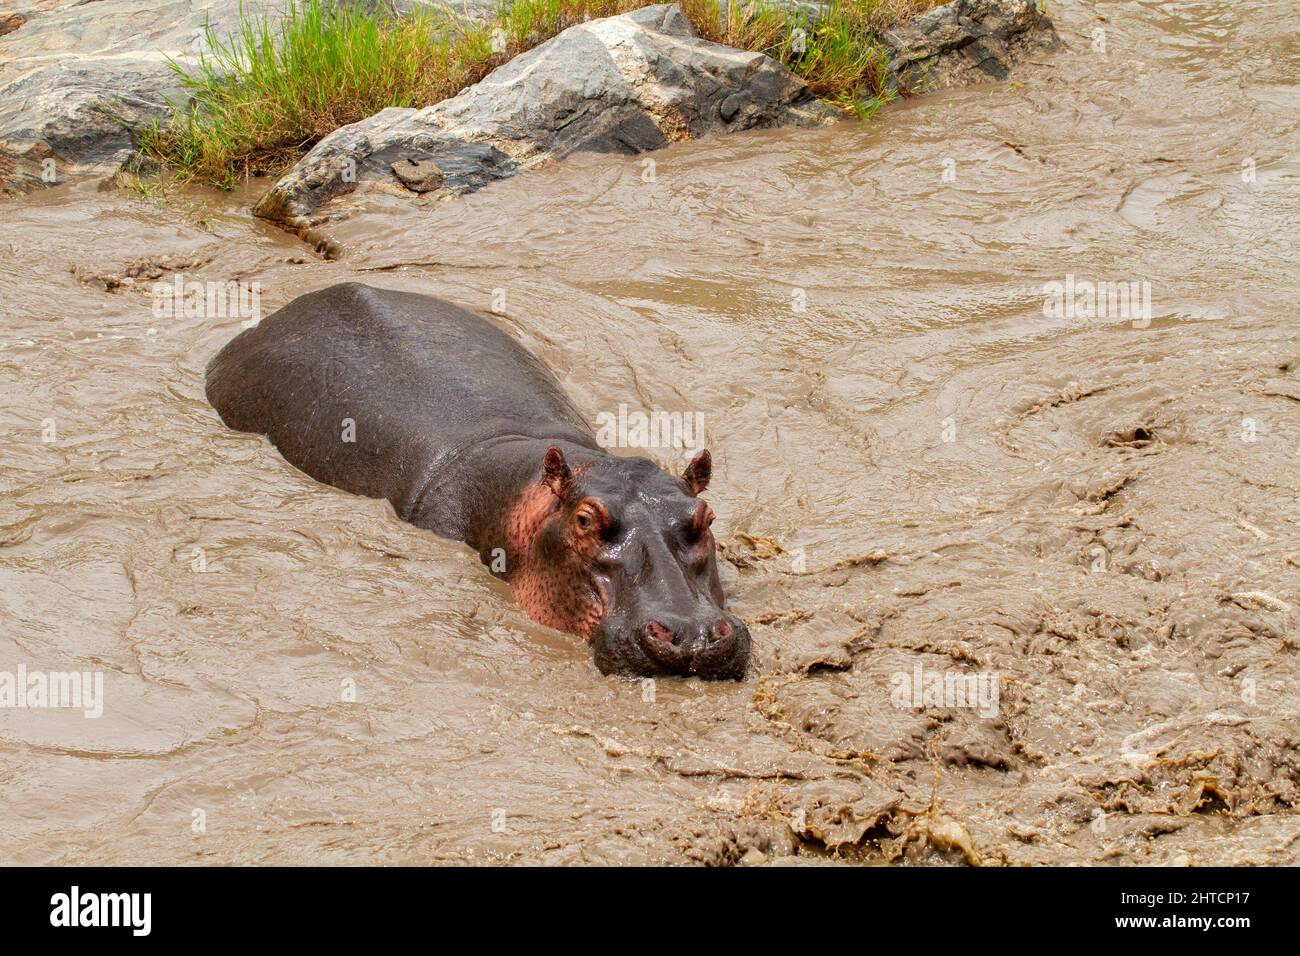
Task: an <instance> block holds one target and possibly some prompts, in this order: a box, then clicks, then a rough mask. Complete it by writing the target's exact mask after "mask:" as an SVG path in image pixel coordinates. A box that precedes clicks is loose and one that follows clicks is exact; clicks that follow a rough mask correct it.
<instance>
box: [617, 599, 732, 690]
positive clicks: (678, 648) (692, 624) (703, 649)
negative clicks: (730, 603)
mask: <svg viewBox="0 0 1300 956" xmlns="http://www.w3.org/2000/svg"><path fill="white" fill-rule="evenodd" d="M639 642H640V645H641V649H642V650H643V651H644V652H645V654H646V656H647V657H648V658H649V659H650V660H651V661H653V662H655V663H656V664H657V665H659V667H660V668H662V669H663V670H664V671H667V672H668V673H670V674H680V675H682V676H696V677H707V678H713V679H722V680H725V679H728V678H741V677H744V676H745V669H746V667H747V666H748V664H749V645H750V639H749V629H748V628H746V627H745V625H744V623H743V622H742V621H740V619H739V618H736V617H733V616H732V615H730V614H717V615H715V616H711V617H708V618H705V619H703V620H674V619H673V618H662V617H661V618H655V619H654V620H652V621H651V622H650V623H649V624H647V625H646V626H645V627H644V628H643V629H642V630H641V633H640V635H639Z"/></svg>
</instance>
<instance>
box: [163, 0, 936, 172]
mask: <svg viewBox="0 0 1300 956" xmlns="http://www.w3.org/2000/svg"><path fill="white" fill-rule="evenodd" d="M453 2H454V0H453ZM654 2H657V0H514V2H509V0H503V3H502V6H501V7H500V9H499V10H498V12H497V14H496V17H495V18H494V19H493V20H492V21H491V22H489V23H487V24H478V23H472V22H465V21H461V20H458V19H456V18H455V17H454V16H453V15H452V13H451V9H450V8H444V9H438V8H434V7H422V8H419V9H417V10H415V11H413V12H409V13H406V14H403V15H398V14H395V13H394V12H392V11H391V10H390V9H387V8H385V7H382V6H378V7H377V6H376V5H373V4H370V5H363V4H354V3H344V2H338V0H334V2H331V0H307V2H305V3H301V4H299V3H293V2H286V7H285V10H284V12H283V13H282V14H280V15H279V16H277V17H271V16H267V15H265V14H263V15H253V14H249V13H246V12H243V11H241V16H240V19H239V22H238V25H237V28H236V29H235V31H234V33H233V34H232V35H231V36H230V37H229V38H223V37H221V36H219V35H218V34H217V31H216V30H215V29H214V28H213V27H212V25H211V24H210V23H209V24H207V25H206V26H205V29H204V36H203V40H204V46H205V48H206V49H205V51H204V52H203V53H201V54H200V56H199V57H198V59H197V61H196V62H195V63H193V64H192V65H188V66H187V65H185V64H182V63H180V62H177V61H175V60H173V61H171V66H172V68H173V69H174V70H175V71H176V73H177V74H178V76H179V79H180V82H181V84H182V87H183V88H184V90H185V92H186V93H187V94H188V96H189V99H190V102H189V104H188V105H187V106H185V107H183V108H181V107H177V106H176V104H173V106H174V107H176V108H175V113H174V115H173V116H172V118H171V119H170V120H169V121H167V122H166V123H164V124H155V125H154V126H152V127H149V128H147V129H145V130H144V131H143V133H142V136H141V142H140V148H141V151H142V152H143V153H144V154H145V155H146V156H149V157H151V158H153V159H156V160H158V161H159V162H160V163H161V164H162V165H163V166H164V167H165V168H166V169H167V170H168V171H169V172H170V174H171V175H172V177H173V179H175V180H180V181H186V180H198V181H202V182H206V183H209V184H211V185H214V186H218V187H221V188H232V187H234V186H235V185H236V184H237V183H238V182H239V181H240V180H243V179H247V178H248V177H250V176H256V175H262V174H267V173H274V172H277V171H279V170H280V169H282V168H284V167H285V166H287V165H289V164H291V163H293V162H294V161H296V160H297V159H298V158H299V157H301V156H302V154H303V153H304V152H305V151H306V150H308V149H310V148H311V147H312V146H313V145H314V144H315V143H316V142H318V141H319V140H320V139H321V138H322V137H324V136H326V135H327V134H329V133H330V132H332V131H334V130H335V129H337V128H338V127H340V126H344V125H346V124H348V123H355V122H357V121H359V120H362V119H364V118H365V117H367V116H370V115H372V114H374V113H377V112H378V111H379V110H381V109H383V108H385V107H389V106H403V107H417V108H418V107H424V106H429V105H432V104H433V103H436V102H438V101H439V100H443V99H446V98H447V97H450V96H454V95H455V94H456V93H458V92H460V91H461V90H462V89H464V88H465V87H467V86H469V85H471V84H473V83H476V82H478V81H479V80H480V79H482V78H483V77H484V76H486V75H487V74H488V73H489V72H491V71H492V70H493V69H495V68H496V67H497V66H499V65H501V64H502V63H504V62H506V61H507V60H509V59H511V58H512V57H514V56H516V55H518V54H519V53H522V52H524V51H525V50H528V49H531V48H532V47H534V46H536V45H537V44H539V43H542V42H543V41H545V40H548V39H550V38H551V37H553V36H555V35H556V34H558V33H560V32H562V31H563V30H565V29H567V28H568V27H570V26H573V25H574V24H576V23H581V22H583V21H584V20H588V19H595V18H598V17H606V16H613V15H614V14H618V13H626V12H627V11H629V10H634V9H637V8H639V7H644V6H649V5H651V4H652V3H654ZM680 2H681V5H682V9H683V11H684V12H685V14H686V16H687V17H688V18H689V19H690V20H691V22H692V23H693V24H694V26H695V28H696V30H697V31H698V32H699V34H700V36H701V37H703V38H704V39H706V40H712V41H715V42H718V43H725V44H727V45H729V46H734V47H738V48H740V49H745V50H754V51H758V52H762V53H766V54H768V55H769V56H772V57H773V58H775V59H777V60H779V61H780V62H781V63H783V64H785V66H787V67H788V68H789V69H791V70H792V71H793V72H794V73H796V74H797V75H799V76H801V77H802V78H803V79H804V80H805V81H807V82H808V84H809V86H810V88H811V89H812V91H813V92H814V93H816V94H817V95H818V96H821V97H823V98H825V99H827V100H829V101H831V102H833V103H835V104H837V105H839V106H841V107H844V108H848V109H854V110H857V111H858V112H859V113H860V114H862V115H866V114H867V113H869V112H871V111H872V110H874V109H875V107H876V106H878V105H879V104H880V103H881V102H883V101H884V99H885V97H886V95H887V94H886V91H885V67H886V62H887V60H886V53H885V50H884V47H883V45H882V44H881V43H880V41H879V40H878V38H877V37H878V34H879V32H880V31H881V30H882V29H883V28H885V27H887V26H889V25H890V24H892V23H897V22H898V21H899V20H901V19H902V18H904V17H906V16H909V15H911V14H913V13H915V12H917V11H918V10H920V9H924V8H926V7H931V6H935V5H936V4H937V3H938V2H939V0H832V2H831V3H830V4H828V5H827V6H826V7H824V8H823V10H822V12H821V14H820V15H819V16H818V17H817V19H816V22H815V23H814V22H812V21H811V19H810V17H809V15H808V12H807V11H806V10H804V9H801V8H799V7H797V6H795V5H793V4H788V3H782V2H781V0H748V2H741V0H680Z"/></svg>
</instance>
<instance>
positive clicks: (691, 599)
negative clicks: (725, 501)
mask: <svg viewBox="0 0 1300 956" xmlns="http://www.w3.org/2000/svg"><path fill="white" fill-rule="evenodd" d="M206 390H207V397H208V401H210V402H211V403H212V406H213V407H214V408H215V409H216V410H217V413H218V414H219V415H220V416H221V419H222V421H223V422H225V424H226V425H227V426H229V427H230V428H234V429H237V430H239V431H246V432H256V433H259V434H263V435H266V436H267V437H268V438H270V440H271V442H272V443H273V444H274V445H275V446H276V448H278V449H279V451H280V453H281V454H282V455H283V456H284V458H285V459H286V460H287V461H288V462H289V463H290V464H292V465H293V466H295V467H296V468H298V469H299V470H301V471H303V472H305V473H306V474H308V475H310V476H311V477H312V478H315V479H316V480H317V481H320V482H324V483H325V484H329V485H333V486H335V487H337V488H342V489H343V490H345V491H349V492H352V493H353V494H357V495H366V496H369V497H373V498H386V499H388V501H389V502H391V503H392V506H393V509H394V510H395V511H396V513H397V515H398V517H400V518H401V519H402V520H404V521H408V522H410V523H411V524H413V525H415V526H416V527H419V528H423V529H426V530H428V531H432V532H433V533H434V534H435V535H439V536H441V537H443V538H449V539H452V540H456V541H462V542H464V543H466V544H468V545H469V546H470V547H472V548H473V549H474V550H476V551H477V552H478V555H479V558H480V559H481V560H482V561H483V563H484V564H485V565H487V567H488V569H489V570H490V571H491V572H492V573H493V574H494V575H496V576H497V577H499V578H501V579H503V580H504V581H505V582H506V583H507V584H508V585H509V586H510V589H511V591H512V593H513V595H514V598H515V601H516V602H517V603H518V604H519V606H520V607H521V608H522V609H523V610H524V611H525V612H526V613H527V614H528V616H529V617H531V618H532V619H533V620H534V621H536V622H538V623H539V624H543V625H545V626H547V627H552V628H556V629H558V630H561V631H567V632H569V633H571V634H575V635H577V636H579V637H581V638H583V639H584V640H585V641H586V642H587V644H588V645H589V646H590V648H591V652H592V656H593V660H594V661H595V664H596V666H597V667H598V668H599V669H600V670H601V672H603V673H606V674H611V673H612V674H628V675H641V676H658V675H683V676H685V675H695V676H699V677H704V678H741V677H743V676H744V674H745V671H746V667H747V665H748V661H749V654H750V635H749V631H748V630H747V629H746V627H745V624H744V623H743V622H742V621H741V620H740V619H739V618H738V617H737V616H736V615H734V614H733V613H731V612H730V611H728V610H727V599H726V594H725V593H724V592H723V588H722V584H721V582H720V580H719V577H718V566H717V560H716V554H715V550H716V549H715V544H714V539H713V535H712V532H711V531H710V530H709V526H710V525H711V524H712V523H713V510H712V509H711V508H710V507H709V506H708V504H707V503H706V502H705V501H704V500H703V499H702V498H701V497H700V495H701V494H703V492H704V490H705V489H706V488H707V487H708V485H709V477H710V475H711V472H712V459H711V458H710V455H709V452H708V450H707V449H706V450H703V451H700V452H699V453H698V454H696V455H695V456H694V457H693V458H692V459H691V460H690V461H689V463H688V464H687V465H686V467H685V470H684V471H683V472H682V474H681V475H670V474H668V473H667V472H665V471H664V470H663V469H661V468H660V467H659V466H658V465H656V464H655V463H654V462H652V461H650V460H649V459H647V458H641V457H622V456H616V455H612V454H610V453H608V452H606V451H605V450H604V449H602V448H601V447H600V446H599V445H598V444H597V442H596V439H595V436H594V434H593V432H592V429H591V427H590V426H589V425H588V424H587V420H586V419H585V418H584V417H583V415H582V413H581V412H579V411H578V409H577V408H576V407H575V406H574V404H573V402H572V401H570V399H569V398H568V396H567V395H566V394H565V393H564V390H563V388H562V387H561V385H560V383H559V382H558V381H557V380H556V378H555V376H554V375H553V374H552V373H551V371H550V370H549V369H548V368H547V367H546V366H545V365H544V364H542V362H541V361H540V360H539V359H538V358H537V357H536V356H534V355H533V354H532V353H531V352H529V351H528V350H527V349H526V348H525V347H524V346H523V345H521V344H520V343H519V342H518V341H516V340H515V339H514V338H513V337H511V336H510V335H509V334H507V333H506V332H505V331H504V330H502V329H501V328H500V327H498V326H497V325H496V324H494V323H493V322H491V321H489V320H488V319H486V318H483V317H481V316H479V315H475V314H474V313H472V312H469V311H467V310H465V309H463V308H460V307H458V306H456V305H453V304H452V303H450V302H446V301H444V300H442V299H438V298H434V297H432V296H428V295H420V294H415V293H410V292H399V291H394V290H390V289H381V288H374V287H371V286H367V285H363V284H360V283H356V282H346V283H343V284H340V285H334V286H330V287H329V288H326V289H321V290H319V291H316V292H310V293H307V294H306V295H303V296H300V297H298V298H296V299H294V300H293V301H292V302H290V303H289V304H288V305H286V306H284V307H283V308H281V309H279V310H278V311H276V312H275V313H274V314H272V315H270V316H268V317H267V318H265V319H264V320H263V321H262V322H260V323H259V324H258V325H256V326H253V327H252V328H249V329H246V330H244V331H243V332H241V333H240V334H239V335H237V336H236V337H235V338H234V339H232V340H231V341H230V342H228V343H227V344H226V345H225V347H224V348H222V349H221V351H220V352H219V353H218V354H217V355H216V357H215V358H213V360H212V362H211V363H210V364H209V365H208V369H207V389H206Z"/></svg>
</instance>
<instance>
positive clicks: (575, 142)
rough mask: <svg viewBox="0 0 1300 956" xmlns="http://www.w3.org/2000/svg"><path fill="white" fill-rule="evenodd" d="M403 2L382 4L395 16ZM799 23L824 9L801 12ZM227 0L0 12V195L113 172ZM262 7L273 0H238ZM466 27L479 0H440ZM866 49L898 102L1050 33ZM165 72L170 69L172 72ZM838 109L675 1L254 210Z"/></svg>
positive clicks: (180, 96)
mask: <svg viewBox="0 0 1300 956" xmlns="http://www.w3.org/2000/svg"><path fill="white" fill-rule="evenodd" d="M419 5H420V4H419V3H413V2H409V0H408V2H402V3H396V4H393V3H390V4H388V6H390V7H391V8H393V9H396V10H398V11H401V10H403V9H411V8H413V7H416V6H419ZM799 6H800V8H801V9H803V10H805V11H806V12H807V14H808V17H809V25H810V26H811V25H812V24H813V23H815V22H816V20H817V17H818V15H819V11H823V10H825V9H827V8H826V7H825V6H824V5H818V4H806V3H805V4H800V5H799ZM240 7H241V4H240V0H149V2H138V0H100V2H97V3H95V4H94V5H93V7H92V6H88V5H85V4H81V3H76V2H70V0H63V2H57V0H45V2H40V0H33V2H30V3H29V4H27V5H25V6H23V7H21V8H19V9H16V10H4V9H0V189H3V190H5V191H9V192H15V191H25V190H27V189H31V188H38V187H40V186H42V185H53V184H56V183H58V182H60V181H63V180H65V179H68V178H72V177H82V176H89V175H105V174H111V173H112V172H114V171H116V170H117V169H119V168H121V167H122V166H123V165H124V164H126V163H128V162H129V161H130V160H131V158H132V156H133V154H134V151H135V148H136V145H137V142H138V134H139V131H140V130H141V128H142V127H144V126H146V125H148V124H150V123H152V122H156V121H164V120H166V119H167V118H168V116H169V115H170V114H171V112H172V104H174V103H182V102H184V101H185V93H184V89H183V87H182V84H181V82H180V75H179V73H178V72H177V69H176V68H175V66H179V67H181V68H182V69H186V68H189V67H192V66H193V65H194V64H195V63H197V62H198V59H199V57H200V56H201V55H202V54H203V53H204V51H205V46H206V40H205V29H204V28H205V24H209V23H210V24H211V26H212V28H213V30H214V34H215V35H216V36H217V37H225V36H228V35H229V34H230V33H231V32H232V31H234V30H236V29H237V28H238V24H239V16H240ZM243 8H244V10H245V12H246V13H248V14H252V15H261V14H263V13H273V12H274V11H275V10H276V9H279V5H278V4H277V3H275V2H273V0H253V2H248V0H245V2H244V4H243ZM439 8H440V9H444V10H445V11H446V12H447V13H448V14H449V15H450V16H453V17H456V18H462V19H477V20H483V19H484V18H485V17H488V16H489V15H490V14H491V10H492V9H493V7H492V5H491V4H489V3H486V2H485V0H456V2H454V3H452V4H441V5H439ZM881 40H882V41H883V42H884V43H885V44H886V45H887V47H888V49H889V52H890V56H891V59H890V62H889V67H888V69H889V80H888V82H889V85H890V86H891V87H892V88H896V89H902V90H904V91H909V92H921V91H925V90H928V89H932V88H935V87H939V86H950V85H957V84H965V83H970V82H977V81H980V80H983V79H989V78H995V79H996V78H1002V77H1005V76H1006V75H1007V73H1008V71H1009V70H1010V69H1011V68H1012V66H1013V65H1014V63H1015V62H1016V60H1017V59H1018V58H1019V57H1021V56H1022V55H1023V53H1024V51H1026V50H1028V49H1033V48H1038V47H1041V46H1046V45H1050V44H1051V43H1053V42H1055V33H1054V30H1053V29H1052V26H1051V24H1050V22H1049V21H1048V20H1047V18H1046V17H1045V16H1044V15H1042V14H1041V13H1040V12H1039V11H1038V9H1037V7H1036V5H1035V3H1034V2H1033V0H953V2H952V3H949V4H945V5H943V6H939V7H937V8H935V9H931V10H929V11H927V12H925V13H923V14H921V15H919V16H917V17H915V18H913V19H912V20H909V21H907V22H905V23H903V24H901V25H899V26H898V27H896V28H895V29H892V30H889V31H886V32H885V34H884V35H883V36H882V37H881ZM173 64H175V66H174V65H173ZM835 115H837V111H835V110H833V109H831V108H829V107H827V106H826V105H825V104H822V103H819V102H817V101H816V99H815V97H814V96H813V95H812V93H811V92H810V91H809V90H808V89H807V87H806V85H805V84H804V83H803V81H802V80H800V79H799V78H798V77H796V76H794V75H793V74H792V73H790V71H788V70H787V69H785V68H784V67H783V66H782V65H781V64H779V63H777V62H776V61H775V60H773V59H772V58H770V57H768V56H766V55H764V54H761V53H750V52H743V51H738V50H735V49H732V48H729V47H725V46H721V45H720V44H715V43H709V42H706V41H704V40H701V39H700V38H699V37H698V36H697V35H696V33H695V31H694V30H693V29H692V27H691V25H690V23H689V22H688V20H687V19H686V17H684V16H683V14H682V12H681V10H680V8H678V7H676V6H662V7H647V8H643V9H642V10H636V11H632V12H630V13H626V14H623V15H621V16H617V17H610V18H607V19H604V20H597V21H592V22H590V23H583V24H579V25H576V26H573V27H570V28H569V29H567V30H565V31H564V32H563V33H561V34H560V35H559V36H556V37H554V38H553V39H551V40H549V41H547V42H545V43H542V44H541V45H539V46H537V47H536V48H534V49H533V50H530V51H528V52H527V53H524V54H522V55H521V56H518V57H516V58H515V59H513V60H511V61H510V62H508V63H506V64H505V65H504V66H502V67H500V68H498V69H497V70H496V71H494V72H493V73H492V74H491V75H489V76H488V77H487V78H485V79H484V80H483V81H482V82H480V83H478V84H475V85H473V86H471V87H470V88H468V89H466V90H464V91H463V92H462V93H461V94H460V95H459V96H456V97H454V98H453V99H451V100H446V101H444V102H442V103H437V104H434V105H433V106H430V107H427V108H424V109H386V110H383V111H382V112H380V113H378V114H376V115H374V116H372V117H370V118H368V119H366V120H364V121H362V122H360V123H355V124H351V125H349V126H345V127H342V128H340V129H339V130H338V131H337V132H336V133H334V134H332V135H330V136H327V137H326V138H325V139H324V140H322V141H321V142H320V143H318V144H317V145H316V146H315V148H314V149H313V150H312V151H311V152H310V153H309V154H308V155H307V156H306V157H305V158H304V159H303V160H302V161H301V162H300V163H298V164H297V165H296V166H295V167H294V168H293V169H292V170H290V171H289V172H288V173H287V174H286V175H285V176H284V177H283V178H281V179H280V180H279V181H278V182H277V183H276V185H275V186H274V187H273V188H272V190H271V191H270V193H268V194H267V196H266V197H265V198H264V199H263V201H262V202H261V203H260V204H259V205H258V207H257V211H258V214H259V215H262V216H265V217H267V218H270V219H273V220H276V221H279V222H282V223H284V224H285V225H287V226H290V227H294V228H303V227H307V226H312V225H316V224H319V223H320V222H321V221H323V220H325V219H328V218H331V217H335V216H338V215H341V214H344V213H345V212H346V207H345V206H342V205H340V204H339V203H338V202H337V200H338V199H339V197H341V196H344V195H347V194H351V193H353V192H355V191H356V190H357V188H358V187H363V186H364V187H367V188H369V187H378V188H381V189H391V190H397V191H404V192H406V193H407V194H409V195H410V196H411V197H412V198H413V199H415V198H418V197H424V198H425V199H426V200H427V199H429V198H434V197H437V196H441V195H448V194H456V193H463V192H466V191H470V190H473V189H476V188H479V187H480V186H482V185H484V184H486V183H488V182H491V181H493V180H495V179H500V178H503V177H505V176H509V175H513V174H514V173H516V172H518V171H520V170H522V169H527V168H530V167H532V166H535V165H538V164H541V163H545V162H547V161H551V160H556V159H561V158H563V157H564V156H565V155H568V154H570V153H572V152H575V151H579V150H583V151H592V150H595V151H617V152H624V153H627V152H641V151H646V150H652V149H656V148H659V147H660V146H663V145H665V144H666V143H669V142H674V141H678V140H681V139H685V138H693V137H696V136H701V135H707V134H712V133H716V132H726V131H732V130H742V129H749V128H754V127H770V126H779V125H789V124H796V125H810V124H818V123H822V122H827V121H829V120H830V119H832V118H833V117H834V116H835Z"/></svg>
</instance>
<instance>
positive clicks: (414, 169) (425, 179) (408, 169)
mask: <svg viewBox="0 0 1300 956" xmlns="http://www.w3.org/2000/svg"><path fill="white" fill-rule="evenodd" d="M393 175H395V176H396V177H397V178H398V179H400V180H401V181H402V185H403V186H405V187H406V188H407V189H409V190H411V191H412V192H417V193H431V192H433V191H434V190H435V189H437V188H439V187H440V186H441V185H442V183H443V179H444V177H443V175H442V170H441V169H439V168H438V164H437V163H436V162H434V161H433V160H432V159H404V160H402V161H401V162H398V163H393Z"/></svg>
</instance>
